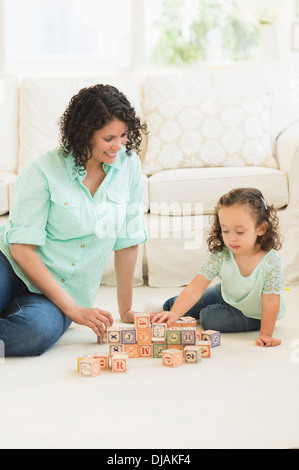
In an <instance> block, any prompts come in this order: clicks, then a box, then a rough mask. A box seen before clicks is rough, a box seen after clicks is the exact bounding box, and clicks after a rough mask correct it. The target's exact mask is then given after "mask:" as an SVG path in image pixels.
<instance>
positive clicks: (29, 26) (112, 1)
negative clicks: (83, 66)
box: [4, 0, 131, 69]
mask: <svg viewBox="0 0 299 470" xmlns="http://www.w3.org/2000/svg"><path fill="white" fill-rule="evenodd" d="M4 18H5V41H4V43H5V55H6V62H7V66H8V68H9V66H14V65H16V64H21V66H22V67H24V66H25V67H31V66H32V65H33V64H36V65H38V66H39V68H40V67H41V66H42V65H43V64H46V63H48V64H52V63H53V62H55V63H56V65H57V64H58V63H60V64H64V63H65V62H68V63H70V62H72V61H73V62H76V64H79V63H80V62H83V63H87V62H89V63H92V62H93V63H94V66H95V67H96V66H97V67H98V68H99V67H100V69H102V68H103V67H105V68H107V67H115V64H117V66H118V67H119V68H122V67H127V66H129V65H130V62H131V57H130V53H131V52H130V28H131V24H130V19H131V16H130V0H121V1H119V0H109V1H107V0H4Z"/></svg>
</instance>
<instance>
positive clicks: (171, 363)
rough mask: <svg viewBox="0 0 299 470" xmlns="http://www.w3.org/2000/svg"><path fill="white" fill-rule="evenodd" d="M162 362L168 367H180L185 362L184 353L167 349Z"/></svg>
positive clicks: (163, 353)
mask: <svg viewBox="0 0 299 470" xmlns="http://www.w3.org/2000/svg"><path fill="white" fill-rule="evenodd" d="M162 362H163V364H164V365H165V366H168V367H178V366H181V365H182V364H183V362H184V358H183V351H178V350H177V349H165V350H164V351H163V352H162Z"/></svg>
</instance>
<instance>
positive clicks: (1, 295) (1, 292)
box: [0, 251, 28, 318]
mask: <svg viewBox="0 0 299 470" xmlns="http://www.w3.org/2000/svg"><path fill="white" fill-rule="evenodd" d="M26 291H27V292H28V289H27V286H26V284H24V282H23V281H22V280H21V279H20V278H19V277H18V276H16V274H15V272H14V270H13V269H12V267H11V265H10V262H9V261H8V259H7V258H6V256H4V254H3V253H2V252H1V251H0V318H1V313H2V312H3V311H4V309H5V308H6V307H7V305H8V303H9V302H10V300H11V299H12V298H13V297H15V296H16V295H19V294H21V293H22V292H26Z"/></svg>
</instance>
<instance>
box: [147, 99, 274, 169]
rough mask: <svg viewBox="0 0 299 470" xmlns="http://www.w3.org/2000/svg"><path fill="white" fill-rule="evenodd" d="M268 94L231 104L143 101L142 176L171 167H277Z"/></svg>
mask: <svg viewBox="0 0 299 470" xmlns="http://www.w3.org/2000/svg"><path fill="white" fill-rule="evenodd" d="M271 109H272V95H271V94H268V93H267V94H265V95H263V96H251V97H248V98H246V99H243V100H241V101H240V102H237V103H228V102H222V101H216V100H215V101H213V100H206V101H202V102H200V103H198V104H194V105H190V104H181V103H178V102H174V101H146V102H145V103H144V113H145V120H146V123H147V125H148V130H149V131H150V133H149V135H148V147H147V152H146V156H145V159H144V163H143V171H144V173H145V174H147V175H151V174H153V173H156V172H158V171H161V170H168V169H174V168H199V167H215V166H217V167H219V166H220V167H221V166H264V167H271V168H277V162H276V160H275V158H274V156H273V153H272V144H271V137H270V130H271Z"/></svg>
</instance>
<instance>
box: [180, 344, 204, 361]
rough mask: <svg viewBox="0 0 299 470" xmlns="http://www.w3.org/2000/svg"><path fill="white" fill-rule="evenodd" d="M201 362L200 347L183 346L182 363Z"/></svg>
mask: <svg viewBox="0 0 299 470" xmlns="http://www.w3.org/2000/svg"><path fill="white" fill-rule="evenodd" d="M200 361H201V347H200V346H197V345H192V346H185V348H184V362H188V363H190V364H198V363H199V362H200Z"/></svg>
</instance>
